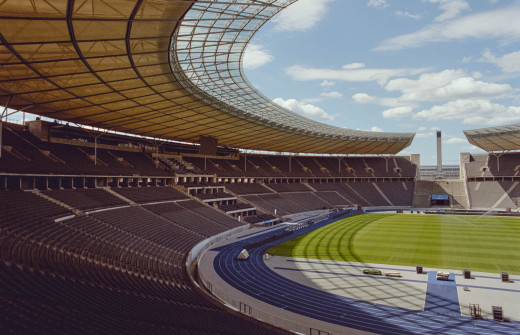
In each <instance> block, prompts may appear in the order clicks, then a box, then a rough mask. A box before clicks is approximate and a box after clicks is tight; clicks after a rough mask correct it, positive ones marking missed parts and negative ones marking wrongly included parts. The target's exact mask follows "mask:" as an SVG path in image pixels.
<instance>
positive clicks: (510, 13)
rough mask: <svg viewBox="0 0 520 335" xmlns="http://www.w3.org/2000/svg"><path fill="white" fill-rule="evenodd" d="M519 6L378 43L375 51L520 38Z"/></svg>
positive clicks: (454, 20)
mask: <svg viewBox="0 0 520 335" xmlns="http://www.w3.org/2000/svg"><path fill="white" fill-rule="evenodd" d="M518 17H520V5H518V4H516V5H512V6H509V7H505V8H501V9H498V10H494V11H488V12H482V13H476V14H471V15H466V16H464V17H461V18H458V19H453V20H449V21H447V22H437V23H434V24H431V25H428V26H426V27H424V28H423V29H421V30H418V31H416V32H413V33H410V34H404V35H399V36H396V37H393V38H390V39H387V40H385V41H383V42H381V43H380V44H379V46H378V47H377V48H376V49H375V50H379V51H382V50H402V49H406V48H415V47H419V46H422V45H424V44H427V43H432V42H444V41H450V40H462V39H468V38H479V39H487V38H495V39H502V40H504V41H517V40H518V39H520V20H518Z"/></svg>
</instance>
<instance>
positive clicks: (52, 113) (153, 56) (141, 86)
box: [0, 0, 414, 154]
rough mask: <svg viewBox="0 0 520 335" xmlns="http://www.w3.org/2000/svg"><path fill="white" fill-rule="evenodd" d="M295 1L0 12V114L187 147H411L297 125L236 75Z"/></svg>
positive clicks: (398, 140) (389, 138) (81, 5)
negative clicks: (254, 43)
mask: <svg viewBox="0 0 520 335" xmlns="http://www.w3.org/2000/svg"><path fill="white" fill-rule="evenodd" d="M293 2H294V0H270V1H246V2H244V1H238V0H232V1H178V0H177V1H156V0H153V1H152V0H135V1H117V2H116V3H113V2H111V3H110V4H108V3H107V2H106V1H102V0H93V1H89V2H79V1H74V0H71V1H67V2H65V1H63V2H59V3H57V4H53V5H50V4H49V3H48V2H47V1H38V0H37V1H31V2H20V1H8V2H3V3H2V4H0V10H1V12H2V17H1V20H2V25H1V28H0V42H1V44H2V66H1V67H0V75H1V78H2V79H1V81H0V105H3V106H5V107H8V108H11V109H14V110H23V111H28V112H31V113H34V114H38V115H42V116H45V117H49V118H54V119H58V120H64V121H67V122H74V123H77V124H82V125H87V126H91V127H99V128H103V129H108V130H114V131H120V132H125V133H130V134H134V135H142V136H148V137H154V138H160V139H169V140H179V141H186V142H191V143H198V142H200V141H201V138H205V137H208V138H212V139H213V140H215V141H218V144H220V145H223V146H228V147H234V148H243V149H254V150H268V151H277V152H295V153H296V152H298V153H327V154H396V153H398V152H399V151H401V150H402V149H404V148H406V147H407V146H409V145H410V144H411V142H412V140H413V137H414V134H401V133H379V132H365V131H355V130H347V129H342V128H337V127H332V126H327V125H323V124H320V123H317V122H314V121H311V120H308V119H305V118H303V117H301V116H298V115H297V114H295V113H292V112H290V111H288V110H286V109H283V108H281V107H279V106H277V105H275V104H273V103H272V102H270V101H269V100H268V99H266V98H265V97H263V96H262V95H261V94H260V93H258V92H257V91H256V90H255V89H254V88H253V87H252V86H251V85H250V84H249V83H248V82H247V80H246V79H245V78H244V76H243V72H242V68H241V60H242V56H243V54H244V50H245V48H246V46H247V43H248V42H249V40H250V39H251V37H252V36H253V35H254V33H255V32H256V31H257V30H258V29H259V28H260V27H261V26H262V25H263V24H264V23H265V22H266V21H267V20H269V19H270V18H271V17H272V16H273V15H275V14H276V13H278V12H279V11H280V10H282V9H283V8H285V7H287V6H288V5H290V4H291V3H293ZM87 3H88V5H87ZM6 113H7V109H5V108H4V110H3V115H5V114H6Z"/></svg>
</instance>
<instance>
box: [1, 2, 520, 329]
mask: <svg viewBox="0 0 520 335" xmlns="http://www.w3.org/2000/svg"><path fill="white" fill-rule="evenodd" d="M293 2H295V0H269V1H253V0H251V1H240V0H226V1H220V0H217V1H195V0H169V1H168V0H117V1H104V0H89V1H78V0H69V1H51V2H49V1H45V0H32V1H19V0H17V1H4V2H1V3H0V13H1V14H0V18H1V21H2V22H1V23H2V24H1V25H0V43H1V44H0V57H1V58H0V59H1V60H0V62H1V66H0V73H1V76H0V106H1V109H0V110H1V111H2V112H1V118H0V135H1V136H0V148H1V150H0V257H1V262H0V282H1V286H0V292H1V298H0V333H5V334H200V335H209V334H294V333H298V334H346V333H352V334H357V333H359V334H364V333H381V334H414V333H425V332H426V333H455V334H466V333H478V334H517V333H519V332H520V315H519V312H518V311H520V306H519V305H518V302H517V301H518V300H519V299H518V296H519V293H520V288H519V287H518V285H519V284H518V283H517V282H520V277H519V275H520V264H519V263H518V260H517V259H518V256H519V255H520V249H519V248H518V245H520V244H519V243H518V242H520V241H518V236H520V235H519V234H518V233H519V231H518V228H517V225H518V223H517V221H516V220H517V219H518V218H517V217H516V216H517V215H518V214H517V213H518V209H519V206H520V203H519V199H520V187H519V183H520V176H519V171H520V155H519V154H518V153H515V152H514V151H516V150H518V149H520V127H519V125H517V124H512V125H506V126H501V127H494V128H483V129H473V130H468V131H466V132H465V136H466V137H467V139H468V141H469V142H470V143H472V144H473V145H475V146H477V147H478V148H481V149H483V150H484V151H486V152H487V153H486V154H470V153H466V152H463V153H460V166H459V167H458V171H459V176H458V177H457V179H446V178H445V177H446V175H443V173H442V166H440V165H438V166H437V167H436V173H437V174H436V175H435V178H431V179H427V178H422V177H421V162H420V155H418V154H412V155H408V156H405V155H399V153H400V152H402V151H403V150H404V149H406V148H407V147H409V146H410V145H411V143H412V141H413V140H414V135H415V134H414V133H398V132H395V133H393V132H370V131H362V130H350V129H344V128H338V127H333V126H329V125H325V124H321V123H319V122H316V121H312V120H310V119H307V118H304V117H302V116H300V115H298V114H295V113H293V112H291V111H289V110H287V109H284V108H282V107H280V106H278V105H276V104H274V103H272V102H271V101H270V100H268V99H267V98H266V97H265V96H263V95H262V94H261V93H260V92H259V91H258V90H257V89H255V88H254V87H253V86H252V85H251V84H250V83H249V82H248V81H247V79H246V78H245V76H244V73H243V69H242V61H243V55H244V50H245V48H246V46H247V45H248V43H249V41H250V40H251V38H252V37H253V35H254V34H255V33H256V32H257V31H258V29H260V28H261V27H262V26H263V25H264V24H265V23H266V22H267V21H268V20H269V19H271V18H272V17H273V16H274V15H276V14H277V13H278V12H280V11H282V10H283V9H284V8H286V7H287V6H289V5H291V4H292V3H293ZM25 112H27V113H31V114H34V115H38V118H37V119H36V120H31V121H26V122H22V124H18V123H12V122H8V118H9V117H10V116H11V115H12V114H13V113H25ZM438 141H439V143H440V133H439V134H438ZM439 150H440V149H439ZM261 152H262V153H261ZM263 152H271V153H270V154H267V153H263ZM372 212H374V213H372ZM435 220H437V221H435ZM439 255H444V257H441V256H439ZM453 255H456V256H457V257H454V256H453ZM423 267H424V268H423ZM340 291H341V292H340Z"/></svg>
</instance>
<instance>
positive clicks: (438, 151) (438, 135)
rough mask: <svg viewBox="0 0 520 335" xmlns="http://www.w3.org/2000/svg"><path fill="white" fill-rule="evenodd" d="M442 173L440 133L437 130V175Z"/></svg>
mask: <svg viewBox="0 0 520 335" xmlns="http://www.w3.org/2000/svg"><path fill="white" fill-rule="evenodd" d="M441 172H442V136H441V131H440V130H437V173H439V174H440V173H441Z"/></svg>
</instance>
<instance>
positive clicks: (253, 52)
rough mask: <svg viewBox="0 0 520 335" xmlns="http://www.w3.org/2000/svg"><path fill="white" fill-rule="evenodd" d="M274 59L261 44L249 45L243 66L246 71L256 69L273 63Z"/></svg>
mask: <svg viewBox="0 0 520 335" xmlns="http://www.w3.org/2000/svg"><path fill="white" fill-rule="evenodd" d="M273 59H274V57H273V56H272V55H271V54H270V53H269V51H268V50H266V49H265V48H264V47H263V46H262V45H260V44H254V43H249V44H248V45H247V48H246V51H245V53H244V59H243V62H242V64H243V66H244V68H245V69H256V68H259V67H260V66H263V65H265V64H267V63H269V62H271V61H272V60H273Z"/></svg>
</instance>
